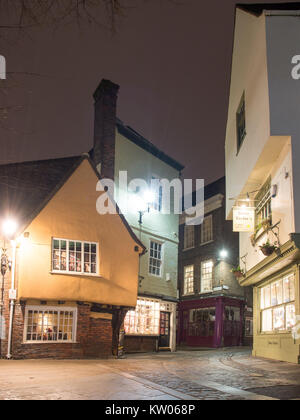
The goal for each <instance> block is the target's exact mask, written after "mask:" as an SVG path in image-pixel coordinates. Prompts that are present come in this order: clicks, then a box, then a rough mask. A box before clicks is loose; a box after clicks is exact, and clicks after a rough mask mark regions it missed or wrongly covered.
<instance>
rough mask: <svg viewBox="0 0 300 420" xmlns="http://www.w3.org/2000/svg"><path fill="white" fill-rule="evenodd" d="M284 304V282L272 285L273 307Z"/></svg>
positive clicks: (280, 281)
mask: <svg viewBox="0 0 300 420" xmlns="http://www.w3.org/2000/svg"><path fill="white" fill-rule="evenodd" d="M281 303H282V280H279V281H276V282H275V283H272V284H271V306H276V305H280V304H281Z"/></svg>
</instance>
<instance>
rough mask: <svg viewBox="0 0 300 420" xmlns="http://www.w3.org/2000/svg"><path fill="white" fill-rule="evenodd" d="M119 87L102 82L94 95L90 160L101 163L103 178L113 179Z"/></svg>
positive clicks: (106, 81)
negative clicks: (92, 142) (92, 143)
mask: <svg viewBox="0 0 300 420" xmlns="http://www.w3.org/2000/svg"><path fill="white" fill-rule="evenodd" d="M118 91H119V86H118V85H116V84H114V83H112V82H110V81H109V80H102V82H101V83H100V85H99V86H98V88H97V90H96V92H95V93H94V100H95V123H94V148H93V153H92V158H93V160H94V162H95V164H96V166H97V165H98V164H99V163H101V175H102V177H103V178H109V179H114V171H115V132H116V112H117V111H116V110H117V97H118Z"/></svg>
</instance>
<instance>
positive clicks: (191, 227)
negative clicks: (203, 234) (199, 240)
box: [183, 224, 195, 251]
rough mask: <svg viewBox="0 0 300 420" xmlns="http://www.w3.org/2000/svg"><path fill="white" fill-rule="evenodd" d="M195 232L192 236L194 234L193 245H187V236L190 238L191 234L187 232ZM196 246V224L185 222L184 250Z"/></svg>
mask: <svg viewBox="0 0 300 420" xmlns="http://www.w3.org/2000/svg"><path fill="white" fill-rule="evenodd" d="M189 230H190V231H191V232H193V234H192V236H193V240H192V241H191V242H192V245H189V246H187V242H188V240H187V238H189V235H188V234H187V232H188V231H189ZM193 248H195V226H194V225H187V224H184V226H183V251H187V250H188V249H193Z"/></svg>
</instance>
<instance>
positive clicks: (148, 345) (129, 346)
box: [124, 335, 158, 353]
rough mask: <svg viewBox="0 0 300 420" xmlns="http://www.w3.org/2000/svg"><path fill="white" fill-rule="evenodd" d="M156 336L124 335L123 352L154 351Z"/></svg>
mask: <svg viewBox="0 0 300 420" xmlns="http://www.w3.org/2000/svg"><path fill="white" fill-rule="evenodd" d="M157 340H158V338H157V337H141V336H139V337H136V336H130V335H125V339H124V350H125V353H138V352H139V353H148V352H155V351H156V349H157Z"/></svg>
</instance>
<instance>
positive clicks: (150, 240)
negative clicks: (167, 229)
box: [148, 238, 164, 278]
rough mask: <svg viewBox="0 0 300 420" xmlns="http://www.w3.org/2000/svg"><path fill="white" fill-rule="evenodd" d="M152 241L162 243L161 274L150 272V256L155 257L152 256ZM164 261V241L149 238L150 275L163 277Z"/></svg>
mask: <svg viewBox="0 0 300 420" xmlns="http://www.w3.org/2000/svg"><path fill="white" fill-rule="evenodd" d="M151 242H154V243H156V244H158V245H161V260H160V261H161V264H160V273H159V275H158V274H153V273H151V272H150V258H153V257H151ZM154 259H155V260H156V259H157V258H154ZM157 260H158V259H157ZM163 261H164V243H163V242H161V241H158V240H156V239H153V238H150V239H149V258H148V275H149V276H153V277H158V278H162V277H163Z"/></svg>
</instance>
